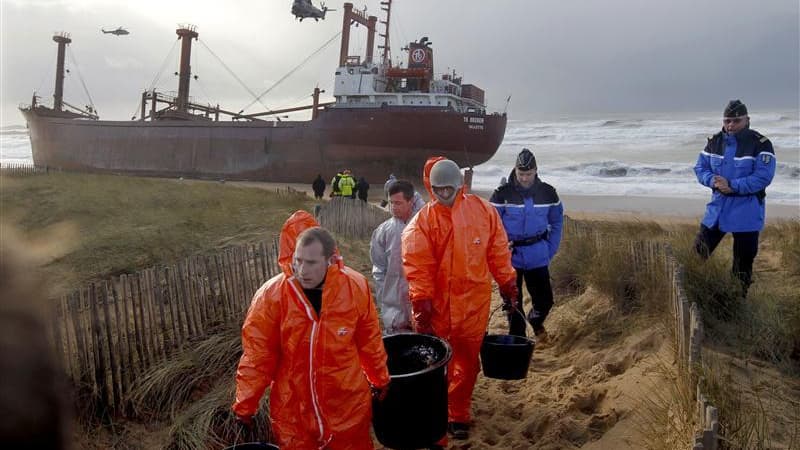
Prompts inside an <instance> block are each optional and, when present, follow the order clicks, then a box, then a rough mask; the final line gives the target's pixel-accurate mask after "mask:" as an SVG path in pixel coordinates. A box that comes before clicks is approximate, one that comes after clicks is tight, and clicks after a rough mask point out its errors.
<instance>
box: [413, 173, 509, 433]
mask: <svg viewBox="0 0 800 450" xmlns="http://www.w3.org/2000/svg"><path fill="white" fill-rule="evenodd" d="M423 181H424V183H425V187H426V188H427V189H428V192H430V194H431V199H432V200H431V201H430V202H428V203H426V204H425V206H423V207H422V209H421V210H420V211H419V212H418V213H417V214H416V215H415V216H414V217H413V218H412V219H411V221H410V222H409V223H408V226H406V228H405V229H404V230H403V234H402V238H401V241H402V249H403V269H404V270H405V274H406V279H407V280H408V291H409V298H410V299H411V311H412V317H413V321H414V329H415V330H416V331H417V332H418V333H425V334H433V335H436V336H438V337H441V338H444V339H446V340H447V342H449V343H450V346H451V347H452V348H453V358H452V359H451V360H450V363H449V364H448V365H447V385H448V389H447V395H448V398H447V410H448V422H449V424H448V433H449V434H450V435H451V436H452V437H453V438H454V439H467V438H468V437H469V427H470V417H471V409H470V405H471V403H472V391H473V388H474V387H475V381H476V380H477V378H478V372H479V370H480V365H479V363H478V353H479V352H480V348H481V343H482V342H483V337H484V335H485V334H486V328H487V326H488V322H489V307H490V303H491V297H492V278H494V280H495V281H496V282H497V284H498V286H500V296H501V297H502V299H503V303H504V304H506V305H507V306H508V307H509V308H513V307H514V306H515V305H514V303H515V302H516V299H517V297H518V296H519V293H518V292H517V286H516V284H515V274H514V268H513V267H511V253H510V252H509V250H508V239H506V233H505V232H504V231H503V225H502V223H501V222H500V217H499V216H498V215H497V211H496V210H495V208H493V207H492V205H490V204H489V202H487V201H486V200H484V199H482V198H480V197H478V196H477V195H474V194H468V193H466V192H465V186H464V179H463V176H462V175H461V171H460V170H459V168H458V165H457V164H456V163H455V162H453V161H451V160H449V159H445V158H442V157H434V158H430V159H428V161H427V162H426V163H425V169H424V173H423ZM444 443H445V442H439V444H442V445H443V444H444Z"/></svg>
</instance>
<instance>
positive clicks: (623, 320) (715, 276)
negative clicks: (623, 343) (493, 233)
mask: <svg viewBox="0 0 800 450" xmlns="http://www.w3.org/2000/svg"><path fill="white" fill-rule="evenodd" d="M578 225H579V226H578V227H577V229H578V230H580V231H581V232H579V233H576V232H575V228H570V227H569V226H568V227H566V229H567V232H566V233H565V237H564V241H563V242H562V246H561V249H560V250H559V253H558V255H557V256H556V258H555V260H554V261H553V263H552V265H551V274H552V277H553V284H554V286H555V287H556V289H557V290H559V291H560V293H561V294H562V295H565V296H573V295H579V294H581V293H583V292H584V291H585V290H586V289H589V288H591V289H595V290H596V291H598V292H599V293H601V294H603V295H605V296H606V297H608V298H609V299H610V300H611V301H612V303H613V304H614V306H615V308H614V309H613V310H612V311H610V312H608V313H607V314H604V315H603V316H602V317H599V316H598V317H592V318H587V319H586V320H585V321H583V322H581V325H580V327H577V328H576V329H575V330H570V331H569V332H567V333H566V335H567V336H566V337H567V338H566V339H562V341H559V342H556V345H558V346H559V347H564V348H562V349H566V347H568V346H569V345H570V342H573V341H574V340H577V339H581V338H582V336H585V335H587V333H589V331H587V330H586V328H591V329H602V330H604V333H606V334H609V333H611V334H614V333H616V334H620V333H624V332H625V330H626V328H628V329H629V328H635V327H637V326H654V325H655V326H663V327H665V329H667V330H670V329H671V328H672V325H671V319H670V318H669V313H668V311H669V310H668V308H667V305H668V297H667V295H668V292H669V283H670V280H667V279H665V277H664V276H663V275H664V274H663V272H661V271H658V270H655V271H653V270H649V269H648V268H647V267H642V266H641V265H640V264H637V263H636V261H634V260H633V259H632V255H631V253H630V251H629V243H630V242H631V241H635V240H640V239H644V240H658V241H663V242H666V243H669V244H670V246H671V248H672V253H673V254H674V255H675V256H676V258H677V259H678V261H679V262H680V263H681V264H682V266H683V267H684V278H683V280H682V281H683V286H684V289H685V291H686V294H687V297H688V298H689V301H691V302H697V303H698V305H699V306H700V307H701V310H702V314H703V320H704V322H705V329H706V341H705V346H706V347H707V348H709V347H710V348H711V349H713V351H714V352H722V353H721V354H723V355H726V358H725V361H726V362H725V364H722V363H718V362H716V360H715V359H713V358H712V357H710V356H709V357H708V358H710V359H711V360H710V361H709V364H707V365H706V369H705V370H704V371H703V373H698V374H696V375H698V376H700V377H702V379H703V380H704V383H703V386H704V389H705V391H706V394H707V395H708V396H709V399H710V401H711V403H712V404H714V405H715V406H717V407H718V408H719V411H720V417H721V418H722V423H721V429H722V436H723V445H724V446H725V447H726V448H771V447H772V446H775V445H778V446H781V448H784V447H785V446H786V445H788V446H789V448H793V446H794V447H796V446H798V445H800V431H798V430H800V414H798V411H800V399H792V398H791V396H788V398H787V396H783V397H782V396H780V395H774V394H772V393H771V392H770V391H768V389H766V388H765V387H764V385H763V382H761V381H759V382H754V381H753V380H752V377H748V376H741V375H740V376H732V375H731V373H730V372H731V371H730V369H729V367H728V366H729V365H730V364H734V363H735V362H736V361H740V362H741V361H744V363H743V364H744V365H745V366H746V367H751V368H752V367H757V366H758V367H765V368H768V369H769V370H772V371H773V372H770V373H772V375H773V376H774V377H778V378H786V380H789V381H787V383H788V384H789V385H791V384H792V383H795V384H796V383H798V381H799V380H798V377H800V333H798V330H800V296H798V295H797V292H800V276H798V275H797V271H798V269H797V263H798V261H800V257H798V255H800V251H799V250H798V247H799V246H800V224H798V223H797V222H781V223H777V224H775V225H769V226H768V227H767V228H766V229H765V231H764V233H763V234H762V237H761V247H760V248H761V252H760V254H759V256H758V257H757V258H756V263H755V271H754V283H753V285H752V287H751V288H750V291H749V293H748V296H747V298H746V299H744V298H743V296H742V289H741V285H740V283H739V282H738V280H737V279H736V278H735V277H733V276H732V275H731V272H730V270H731V258H732V255H731V238H730V237H726V238H725V240H723V242H722V243H721V244H720V246H719V247H718V248H717V251H716V252H715V253H714V255H713V256H712V257H711V258H710V259H709V260H708V261H705V262H704V261H702V260H701V259H700V258H699V257H698V256H697V255H696V254H694V251H693V250H692V242H693V239H694V234H695V233H696V230H697V229H696V227H694V226H683V225H671V226H668V227H667V226H665V227H662V226H660V225H658V224H655V223H637V222H625V223H617V222H581V223H579V224H578ZM570 230H572V233H573V234H572V235H571V234H570ZM562 331H563V330H562ZM711 351H712V350H709V351H706V352H705V353H706V354H709V352H711ZM748 361H750V363H748ZM748 364H749V366H748ZM745 372H746V373H750V372H747V371H745ZM689 375H690V374H689V373H677V372H675V369H674V368H671V367H669V365H668V364H665V365H664V376H662V378H663V379H665V380H668V381H669V382H668V383H666V384H662V385H659V386H655V387H653V389H652V392H651V395H650V397H649V399H648V401H647V402H646V404H644V405H642V408H641V411H640V419H641V420H640V421H641V422H642V424H643V429H645V430H646V433H642V434H643V435H645V436H650V437H652V439H651V440H650V441H648V442H646V443H643V444H644V445H645V446H646V448H653V449H666V448H677V447H676V446H675V445H677V444H676V443H680V442H684V443H687V445H688V438H689V437H690V436H691V430H692V428H693V426H694V424H693V423H692V420H693V414H694V407H695V406H694V403H693V401H692V400H691V399H692V397H693V395H694V388H693V387H692V386H691V385H690V383H689V381H688V380H689ZM773 381H774V382H776V383H777V382H778V379H773ZM765 405H768V406H765ZM776 435H780V436H782V437H781V438H776V437H775V436H776Z"/></svg>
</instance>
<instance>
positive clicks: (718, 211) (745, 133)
mask: <svg viewBox="0 0 800 450" xmlns="http://www.w3.org/2000/svg"><path fill="white" fill-rule="evenodd" d="M694 173H695V174H696V175H697V180H698V181H699V182H700V184H702V185H703V186H706V187H708V188H711V201H710V202H709V203H708V205H707V206H706V213H705V216H703V221H702V223H701V224H700V232H699V233H697V237H696V239H695V243H694V248H695V251H697V253H698V254H699V255H700V256H701V257H702V258H703V259H707V258H708V257H709V256H710V255H711V253H712V252H713V251H714V249H715V248H716V247H717V245H718V244H719V242H720V241H721V240H722V238H723V237H724V236H725V234H726V233H732V234H733V269H732V271H733V273H734V275H736V276H737V277H738V278H739V280H741V282H742V288H743V293H744V296H747V289H748V288H749V287H750V283H751V281H752V274H753V260H754V259H755V257H756V254H757V253H758V233H759V232H760V231H761V230H762V229H763V228H764V213H765V208H764V203H765V201H764V199H765V197H766V192H765V189H766V188H767V186H769V184H770V183H771V182H772V177H773V176H775V151H774V150H773V149H772V143H771V142H770V141H769V139H767V138H766V137H764V136H763V135H761V134H760V133H759V132H757V131H755V130H751V129H750V117H749V116H748V115H747V107H746V106H745V105H744V103H742V102H741V101H739V100H731V101H730V102H729V103H728V106H726V107H725V111H724V113H723V119H722V130H721V131H720V132H719V133H717V134H715V135H713V136H711V137H709V138H708V143H707V144H706V147H705V149H703V151H702V152H700V156H699V157H698V158H697V164H695V166H694Z"/></svg>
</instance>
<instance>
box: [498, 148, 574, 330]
mask: <svg viewBox="0 0 800 450" xmlns="http://www.w3.org/2000/svg"><path fill="white" fill-rule="evenodd" d="M489 201H490V202H491V203H492V204H493V205H494V206H495V208H497V212H498V213H500V218H501V219H502V220H503V227H505V229H506V234H507V235H508V241H509V245H510V246H511V264H512V265H513V266H514V269H516V271H517V290H518V291H519V293H520V295H519V298H518V299H517V305H518V309H519V311H520V312H522V314H518V313H517V312H516V311H508V312H507V315H508V322H509V333H510V334H513V335H517V336H525V319H524V318H523V316H524V314H525V307H524V305H523V302H522V300H523V298H522V282H523V281H524V282H525V285H526V286H527V288H528V293H529V294H530V296H531V302H532V308H531V311H530V313H528V316H527V318H528V321H529V322H530V323H531V326H533V332H534V333H535V334H536V336H538V337H539V338H540V339H542V338H546V332H545V329H544V321H545V319H547V315H548V314H549V313H550V308H552V307H553V289H552V287H551V286H550V269H549V267H548V266H549V265H550V260H552V259H553V256H555V254H556V252H557V251H558V246H559V244H560V243H561V226H562V223H563V221H564V206H563V205H562V204H561V200H560V199H559V198H558V194H557V193H556V190H555V188H553V186H550V185H549V184H547V183H545V182H544V181H542V180H541V179H540V178H539V175H538V173H537V167H536V158H535V157H534V155H533V153H531V151H530V150H528V149H527V148H524V149H522V151H521V152H519V155H518V156H517V161H516V165H515V167H514V169H513V170H512V171H511V175H509V177H508V180H507V181H506V182H505V183H503V184H501V185H500V186H499V187H498V188H497V189H495V191H494V193H493V194H492V197H491V198H490V199H489Z"/></svg>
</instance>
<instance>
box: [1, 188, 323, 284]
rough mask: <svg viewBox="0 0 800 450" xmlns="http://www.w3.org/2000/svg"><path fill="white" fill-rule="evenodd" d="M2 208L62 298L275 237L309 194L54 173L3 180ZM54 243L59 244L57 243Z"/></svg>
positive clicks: (306, 206) (307, 205)
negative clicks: (46, 254)
mask: <svg viewBox="0 0 800 450" xmlns="http://www.w3.org/2000/svg"><path fill="white" fill-rule="evenodd" d="M0 183H1V184H2V189H0V209H2V215H3V216H4V218H6V219H7V221H9V222H11V223H12V224H14V225H16V226H17V227H18V228H19V229H20V230H22V231H24V233H25V234H26V235H27V236H26V237H27V238H28V239H29V240H30V239H33V240H36V239H37V238H39V239H43V240H47V239H49V240H50V241H51V247H57V249H56V250H55V251H53V252H52V253H53V254H52V255H51V258H50V260H49V262H48V263H47V264H46V265H45V266H44V267H43V268H42V269H43V271H44V275H45V276H46V278H47V279H48V280H49V281H50V283H49V284H50V285H51V286H53V289H52V290H53V291H54V292H53V293H54V294H57V293H60V292H63V291H65V290H69V289H73V288H75V287H76V286H78V285H80V284H82V283H85V282H87V281H90V280H99V279H104V278H106V277H108V276H110V275H116V274H121V273H130V272H133V271H136V270H138V269H142V268H145V267H150V266H153V265H156V264H169V263H171V262H174V261H176V260H179V259H181V258H183V257H186V256H189V255H193V254H203V253H213V252H215V251H216V250H218V249H220V248H222V247H226V246H230V245H234V244H239V243H244V242H252V241H257V240H259V239H267V238H269V237H271V236H272V235H277V233H278V232H279V231H280V226H281V224H282V223H283V221H284V220H285V219H286V218H287V217H288V216H289V214H291V213H292V212H294V211H295V210H297V209H306V210H311V209H312V208H313V204H314V203H313V201H312V200H311V199H310V198H308V197H306V196H304V195H303V196H292V195H280V196H279V195H276V194H275V192H274V191H267V190H263V189H255V188H244V187H236V186H232V185H230V184H222V183H218V182H201V181H190V180H168V179H154V178H138V177H122V176H112V175H89V174H74V173H52V174H49V175H40V176H29V177H9V176H3V177H2V179H0ZM52 241H57V244H58V245H55V244H56V243H54V242H52Z"/></svg>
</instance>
